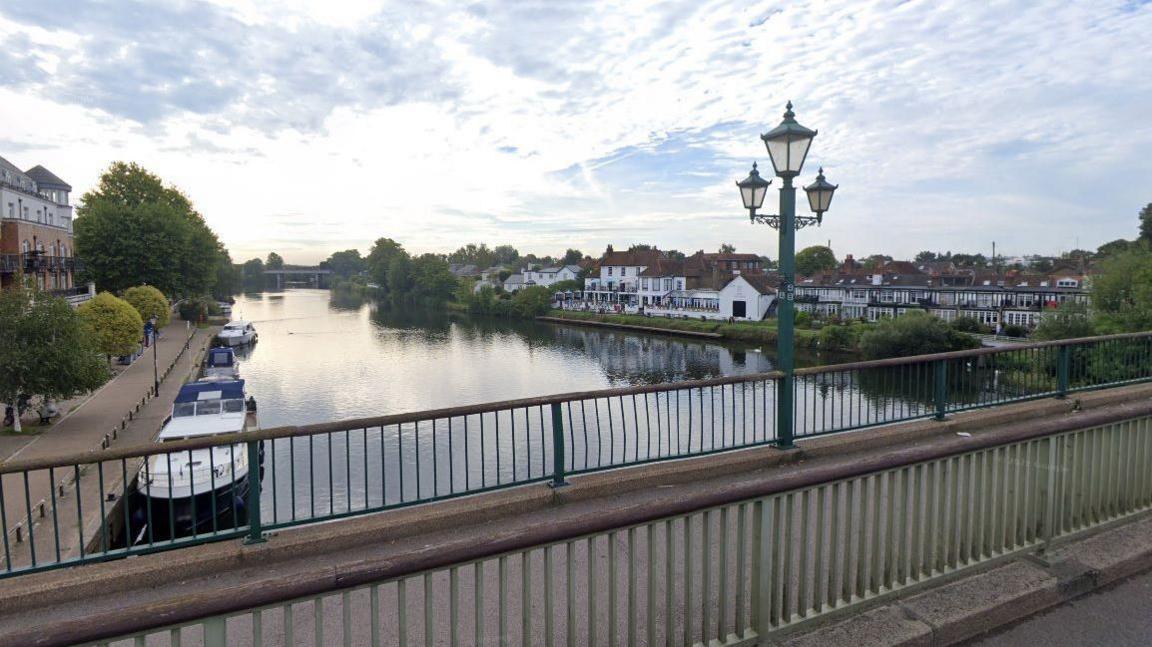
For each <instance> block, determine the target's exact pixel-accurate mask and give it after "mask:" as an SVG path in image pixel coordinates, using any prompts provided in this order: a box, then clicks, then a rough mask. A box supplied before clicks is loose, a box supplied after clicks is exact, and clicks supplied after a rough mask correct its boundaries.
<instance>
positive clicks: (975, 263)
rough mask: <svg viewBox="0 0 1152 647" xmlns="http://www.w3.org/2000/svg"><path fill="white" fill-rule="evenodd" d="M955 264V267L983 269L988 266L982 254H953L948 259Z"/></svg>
mask: <svg viewBox="0 0 1152 647" xmlns="http://www.w3.org/2000/svg"><path fill="white" fill-rule="evenodd" d="M949 260H951V261H952V262H953V263H955V264H956V267H976V268H979V267H985V266H987V265H988V259H987V258H986V257H985V256H984V255H983V254H953V255H952V258H951V259H949Z"/></svg>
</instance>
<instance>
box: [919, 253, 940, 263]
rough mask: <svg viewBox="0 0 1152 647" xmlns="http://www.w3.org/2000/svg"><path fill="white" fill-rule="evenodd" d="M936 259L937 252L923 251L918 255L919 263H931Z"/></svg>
mask: <svg viewBox="0 0 1152 647" xmlns="http://www.w3.org/2000/svg"><path fill="white" fill-rule="evenodd" d="M935 260H936V252H930V251H927V250H925V251H922V252H920V253H919V254H917V255H916V262H917V263H931V262H932V261H935Z"/></svg>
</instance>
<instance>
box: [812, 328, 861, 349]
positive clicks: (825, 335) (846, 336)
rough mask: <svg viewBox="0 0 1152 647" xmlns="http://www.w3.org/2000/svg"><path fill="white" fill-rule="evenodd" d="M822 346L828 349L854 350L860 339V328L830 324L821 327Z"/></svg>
mask: <svg viewBox="0 0 1152 647" xmlns="http://www.w3.org/2000/svg"><path fill="white" fill-rule="evenodd" d="M819 339H820V348H824V349H827V350H852V349H854V348H856V344H857V343H858V342H859V341H860V328H859V327H857V326H842V325H834V324H829V325H827V326H824V327H823V328H821V329H820V335H819Z"/></svg>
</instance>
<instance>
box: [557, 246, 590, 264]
mask: <svg viewBox="0 0 1152 647" xmlns="http://www.w3.org/2000/svg"><path fill="white" fill-rule="evenodd" d="M583 259H584V252H581V251H580V250H578V249H572V248H568V249H566V250H564V257H563V258H562V259H560V263H561V264H563V265H575V264H577V263H579V262H580V261H581V260H583Z"/></svg>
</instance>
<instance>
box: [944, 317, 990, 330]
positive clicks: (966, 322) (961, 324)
mask: <svg viewBox="0 0 1152 647" xmlns="http://www.w3.org/2000/svg"><path fill="white" fill-rule="evenodd" d="M950 325H951V326H952V330H958V331H960V332H971V333H983V332H987V331H988V328H987V327H986V326H985V325H984V324H982V323H980V322H979V321H978V320H977V319H974V318H973V317H957V318H956V319H953V320H952V323H951V324H950Z"/></svg>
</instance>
